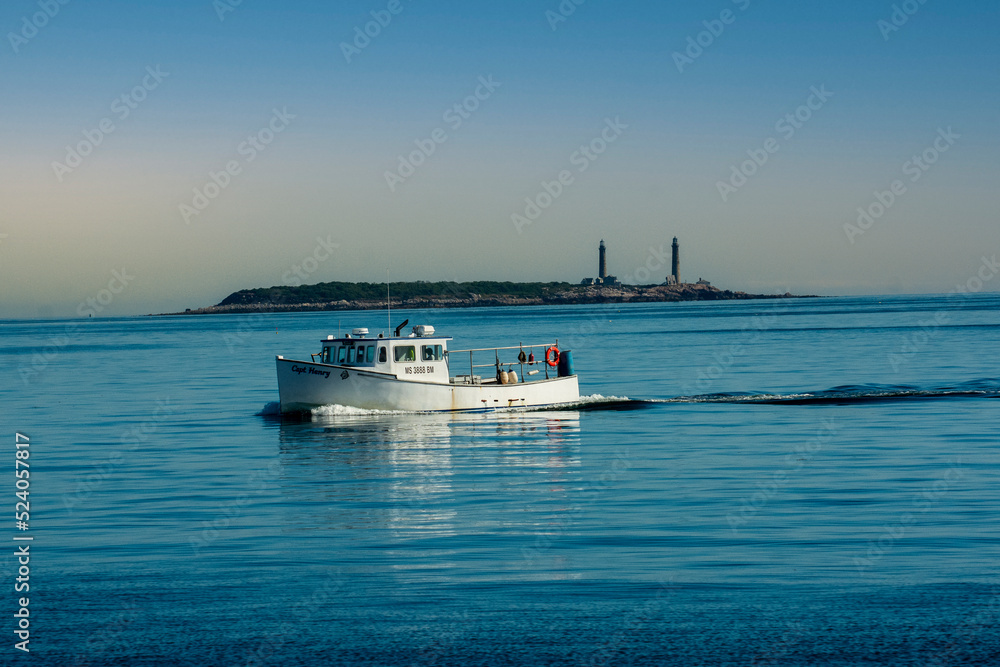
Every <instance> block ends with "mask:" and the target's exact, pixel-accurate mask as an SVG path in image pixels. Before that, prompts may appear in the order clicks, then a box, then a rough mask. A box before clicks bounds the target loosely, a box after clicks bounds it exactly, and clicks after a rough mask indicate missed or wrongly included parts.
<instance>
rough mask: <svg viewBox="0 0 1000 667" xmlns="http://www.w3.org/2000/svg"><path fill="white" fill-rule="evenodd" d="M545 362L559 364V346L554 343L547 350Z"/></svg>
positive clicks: (552, 364) (550, 364)
mask: <svg viewBox="0 0 1000 667" xmlns="http://www.w3.org/2000/svg"><path fill="white" fill-rule="evenodd" d="M545 363H547V364H548V365H549V366H553V367H555V366H558V365H559V348H558V347H556V346H555V345H553V346H552V347H550V348H549V349H547V350H545Z"/></svg>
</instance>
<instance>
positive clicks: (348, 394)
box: [276, 357, 580, 412]
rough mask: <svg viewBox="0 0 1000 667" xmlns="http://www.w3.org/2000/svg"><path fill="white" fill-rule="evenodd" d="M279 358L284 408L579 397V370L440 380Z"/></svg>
mask: <svg viewBox="0 0 1000 667" xmlns="http://www.w3.org/2000/svg"><path fill="white" fill-rule="evenodd" d="M276 363H277V371H278V396H279V400H280V401H281V411H282V412H304V411H308V410H311V409H312V408H316V407H320V406H323V405H334V404H336V405H347V406H352V407H357V408H364V409H367V410H406V411H417V412H459V411H474V410H493V409H496V408H508V407H539V406H547V405H556V404H560V403H571V402H573V401H577V400H579V398H580V387H579V383H578V381H577V376H576V375H570V376H566V377H557V378H551V379H548V380H537V381H534V382H519V383H516V384H495V383H488V384H442V383H436V382H419V381H410V380H400V379H398V378H397V376H395V375H390V374H386V373H375V372H372V371H367V370H361V369H358V368H350V367H345V366H337V365H332V364H319V363H313V362H308V361H297V360H294V359H284V358H280V357H279V358H278V359H277V360H276Z"/></svg>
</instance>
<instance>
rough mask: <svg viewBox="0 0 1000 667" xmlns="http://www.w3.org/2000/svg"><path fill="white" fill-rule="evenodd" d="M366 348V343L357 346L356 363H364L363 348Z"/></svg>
mask: <svg viewBox="0 0 1000 667" xmlns="http://www.w3.org/2000/svg"><path fill="white" fill-rule="evenodd" d="M366 349H368V346H367V345H361V346H360V347H358V363H359V364H363V363H365V350H366Z"/></svg>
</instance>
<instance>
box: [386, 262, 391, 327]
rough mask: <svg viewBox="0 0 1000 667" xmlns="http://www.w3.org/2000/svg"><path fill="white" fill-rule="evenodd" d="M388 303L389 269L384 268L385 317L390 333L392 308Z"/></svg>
mask: <svg viewBox="0 0 1000 667" xmlns="http://www.w3.org/2000/svg"><path fill="white" fill-rule="evenodd" d="M390 304H391V302H390V301H389V269H388V267H386V270H385V315H386V317H387V318H389V328H388V331H392V306H391V305H390Z"/></svg>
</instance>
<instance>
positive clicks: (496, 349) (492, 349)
mask: <svg viewBox="0 0 1000 667" xmlns="http://www.w3.org/2000/svg"><path fill="white" fill-rule="evenodd" d="M536 347H540V348H542V349H543V350H547V349H548V348H550V347H555V348H558V347H559V339H558V338H557V339H556V340H555V342H554V343H541V344H539V343H535V344H533V345H508V346H504V347H477V348H472V349H469V350H448V356H449V358H450V357H451V356H452V355H454V354H465V353H466V352H468V353H469V378H470V381H471V379H472V378H473V377H475V373H476V369H477V368H495V367H496V366H497V363H498V360H499V359H500V351H501V350H523V349H524V348H528V349H532V348H536ZM476 352H493V356H494V359H493V361H492V362H490V363H488V364H477V363H475V359H474V356H473V355H474V353H476ZM535 363H536V364H541V365H542V366H544V367H545V377H546V379H547V378H548V377H549V369H548V364H546V363H545V357H544V355H543V356H542V358H541V359H537V360H536V361H535ZM515 364H518V365H520V366H521V375H520V380H521V382H524V381H525V380H524V364H525V362H523V361H521V360H520V359H515V360H514V361H500V362H499V365H500V366H513V365H515ZM536 372H537V371H536Z"/></svg>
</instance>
